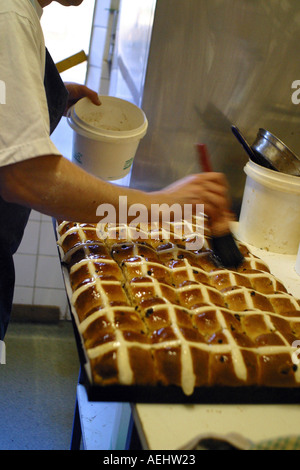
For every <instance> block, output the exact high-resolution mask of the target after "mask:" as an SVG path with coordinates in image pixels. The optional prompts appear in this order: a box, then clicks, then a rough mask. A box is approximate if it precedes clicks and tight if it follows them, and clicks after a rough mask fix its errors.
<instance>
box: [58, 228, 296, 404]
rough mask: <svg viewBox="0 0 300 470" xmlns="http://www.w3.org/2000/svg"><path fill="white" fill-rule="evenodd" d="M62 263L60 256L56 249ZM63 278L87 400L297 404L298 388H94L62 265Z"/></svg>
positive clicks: (126, 386) (158, 386)
mask: <svg viewBox="0 0 300 470" xmlns="http://www.w3.org/2000/svg"><path fill="white" fill-rule="evenodd" d="M53 226H54V232H55V238H56V240H57V239H58V235H57V225H56V221H55V220H54V219H53ZM58 254H59V258H60V260H61V253H60V250H58ZM61 267H62V275H63V280H64V284H65V289H66V295H67V299H68V304H69V310H70V315H71V320H72V324H73V330H74V336H75V341H76V346H77V352H78V357H79V362H80V374H79V383H80V384H81V385H83V386H84V387H85V389H86V392H87V396H88V400H89V401H101V402H123V403H125V402H127V403H128V402H129V403H156V404H220V405H222V404H231V405H232V404H298V403H300V387H295V388H287V387H284V388H280V387H278V388H277V387H276V388H275V387H259V386H249V387H247V386H242V387H228V386H213V387H198V388H195V390H194V393H193V394H191V395H185V393H184V392H183V390H182V389H181V388H180V387H177V386H173V385H168V386H163V385H156V386H137V385H105V386H101V385H96V384H93V383H92V382H91V379H90V377H91V373H90V370H89V364H88V360H87V357H86V354H85V351H84V347H83V342H82V339H81V336H80V333H79V331H78V328H77V323H76V318H75V316H74V314H73V311H72V310H73V307H72V305H71V303H70V298H71V297H70V296H71V287H70V285H69V282H68V271H67V268H66V267H65V266H64V264H63V263H61Z"/></svg>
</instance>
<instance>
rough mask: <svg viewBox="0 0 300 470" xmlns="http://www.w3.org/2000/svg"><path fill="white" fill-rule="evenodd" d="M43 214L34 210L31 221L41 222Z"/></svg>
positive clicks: (31, 213)
mask: <svg viewBox="0 0 300 470" xmlns="http://www.w3.org/2000/svg"><path fill="white" fill-rule="evenodd" d="M41 217H42V214H41V213H40V212H38V211H35V210H32V211H31V212H30V216H29V220H34V221H37V222H39V221H40V220H41Z"/></svg>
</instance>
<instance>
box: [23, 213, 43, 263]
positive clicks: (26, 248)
mask: <svg viewBox="0 0 300 470" xmlns="http://www.w3.org/2000/svg"><path fill="white" fill-rule="evenodd" d="M39 233H40V222H37V221H31V220H29V221H28V224H27V226H26V228H25V232H24V236H23V239H22V242H21V244H20V246H19V248H18V253H22V254H27V255H34V254H36V253H37V249H38V243H39Z"/></svg>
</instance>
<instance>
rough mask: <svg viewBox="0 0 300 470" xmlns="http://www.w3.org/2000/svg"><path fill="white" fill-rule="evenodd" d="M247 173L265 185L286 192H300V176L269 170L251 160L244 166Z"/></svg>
mask: <svg viewBox="0 0 300 470" xmlns="http://www.w3.org/2000/svg"><path fill="white" fill-rule="evenodd" d="M244 171H245V173H246V175H248V176H250V177H251V178H252V179H254V180H255V181H257V182H258V183H260V184H261V185H263V186H266V187H268V188H271V189H277V190H279V191H283V192H286V193H294V194H295V193H296V194H300V178H299V176H293V175H287V174H286V173H280V172H277V171H273V170H269V169H268V168H264V167H263V166H261V165H257V164H256V163H254V162H253V161H251V160H249V162H248V163H247V165H246V166H245V168H244Z"/></svg>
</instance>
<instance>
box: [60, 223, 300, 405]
mask: <svg viewBox="0 0 300 470" xmlns="http://www.w3.org/2000/svg"><path fill="white" fill-rule="evenodd" d="M181 223H182V224H183V225H184V224H185V222H184V221H182V222H181ZM196 226H199V224H196ZM55 230H56V235H57V244H58V249H59V256H60V260H61V265H62V270H63V276H64V280H65V285H66V292H67V296H68V300H69V304H70V310H71V316H72V320H73V325H74V328H75V333H76V338H77V344H78V349H79V353H80V354H79V356H80V361H81V367H82V373H83V377H84V378H83V382H84V383H85V386H86V389H87V392H88V395H89V398H90V399H91V400H103V401H129V402H167V403H208V402H210V403H216V402H217V403H245V402H249V403H274V402H275V403H276V402H278V403H282V402H288V403H290V402H291V403H295V402H296V403H297V402H298V399H299V394H300V366H299V367H298V365H297V361H295V352H296V350H297V348H296V347H295V344H297V343H295V342H297V340H299V339H300V300H299V299H298V298H296V297H294V296H293V295H292V294H290V293H289V292H288V291H287V289H286V287H285V286H284V284H283V282H281V280H280V279H278V278H277V277H275V276H274V275H273V274H272V273H271V272H270V269H269V267H268V265H267V264H266V262H264V261H263V260H262V259H260V258H259V257H257V256H256V255H254V254H253V253H252V252H251V251H250V250H249V248H248V247H247V245H245V244H244V243H241V242H239V241H237V244H238V246H239V249H240V251H241V252H242V254H243V256H244V261H243V263H242V264H241V265H240V266H239V267H238V268H235V269H228V268H227V269H225V268H224V267H223V266H222V265H221V264H220V262H219V260H218V259H217V258H216V256H215V255H214V253H213V251H212V249H211V243H210V233H209V230H208V229H207V228H206V227H205V224H204V230H203V231H202V232H201V233H200V232H199V233H198V232H197V231H195V230H192V229H191V228H190V230H181V232H180V234H181V235H180V236H179V235H178V227H175V224H173V225H172V223H170V224H169V225H168V229H166V228H165V227H163V229H161V228H160V227H159V226H158V227H155V228H153V227H152V226H151V227H149V226H147V227H143V228H141V227H140V228H139V230H137V229H136V228H135V229H134V230H133V229H131V227H130V226H128V225H125V224H123V225H114V226H112V225H111V224H107V225H105V224H104V225H101V226H99V224H98V225H96V224H95V225H93V224H87V223H75V222H68V221H58V222H57V223H56V226H55ZM182 234H184V235H182ZM200 240H201V243H200ZM196 241H197V243H196Z"/></svg>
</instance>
